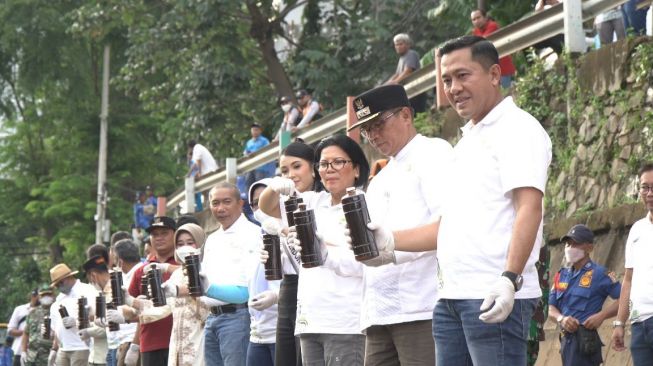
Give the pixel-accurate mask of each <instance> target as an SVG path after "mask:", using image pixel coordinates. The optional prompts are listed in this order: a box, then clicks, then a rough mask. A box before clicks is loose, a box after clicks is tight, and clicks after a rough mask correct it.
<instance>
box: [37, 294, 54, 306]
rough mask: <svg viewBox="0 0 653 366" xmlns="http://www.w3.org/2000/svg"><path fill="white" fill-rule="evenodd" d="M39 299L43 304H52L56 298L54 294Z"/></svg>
mask: <svg viewBox="0 0 653 366" xmlns="http://www.w3.org/2000/svg"><path fill="white" fill-rule="evenodd" d="M39 301H40V302H41V305H44V306H50V305H52V303H53V302H54V298H53V297H52V296H43V297H42V298H41V300H39Z"/></svg>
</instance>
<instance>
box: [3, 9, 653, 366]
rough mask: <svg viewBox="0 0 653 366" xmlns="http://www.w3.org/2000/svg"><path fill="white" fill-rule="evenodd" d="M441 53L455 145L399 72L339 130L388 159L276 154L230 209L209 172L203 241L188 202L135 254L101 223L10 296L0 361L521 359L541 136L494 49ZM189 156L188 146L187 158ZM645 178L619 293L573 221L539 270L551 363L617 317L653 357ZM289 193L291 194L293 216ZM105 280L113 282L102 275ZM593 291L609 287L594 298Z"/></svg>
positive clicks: (536, 294) (535, 290)
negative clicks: (458, 127)
mask: <svg viewBox="0 0 653 366" xmlns="http://www.w3.org/2000/svg"><path fill="white" fill-rule="evenodd" d="M481 15H482V14H481ZM439 57H441V65H442V78H443V82H444V92H445V94H446V97H447V98H448V99H449V101H450V102H451V105H452V106H453V108H454V109H455V110H456V112H457V113H458V114H459V115H460V116H461V117H463V118H465V119H467V120H468V122H467V124H466V125H465V126H464V127H463V135H462V138H461V139H460V141H459V142H458V143H457V144H456V146H455V147H452V146H451V145H450V144H449V143H448V142H446V141H444V140H442V139H439V138H428V137H425V136H422V135H420V134H419V133H417V131H416V129H415V126H414V124H413V110H412V107H411V103H410V101H409V100H408V97H407V95H406V92H405V90H404V88H403V87H402V86H400V85H397V84H394V83H390V84H387V85H383V86H380V87H377V88H374V89H372V90H369V91H367V92H365V93H363V94H361V95H359V96H357V97H356V98H355V99H354V101H353V107H354V109H355V111H356V116H357V123H356V124H355V125H353V126H351V127H350V129H359V130H360V132H361V134H362V135H363V136H364V137H365V138H366V139H367V140H368V141H369V142H370V144H371V145H372V146H373V147H374V148H375V149H376V150H377V151H378V152H379V153H381V154H383V155H385V156H386V157H387V158H388V162H387V164H386V165H385V167H383V169H382V170H381V171H380V172H378V173H377V174H376V175H375V176H374V178H373V179H371V180H370V179H369V175H370V166H369V164H368V162H367V159H366V157H365V154H364V153H363V151H362V149H361V147H360V146H359V144H358V143H356V142H355V141H354V140H352V139H351V138H349V137H347V136H345V135H341V134H337V135H334V136H331V137H328V138H326V139H324V140H322V141H321V142H320V143H318V144H317V146H316V147H313V146H311V145H307V144H305V143H303V142H301V141H296V142H293V143H291V144H290V145H288V146H287V147H286V149H285V150H284V151H283V153H282V154H281V156H280V159H279V167H280V171H281V176H277V177H273V178H264V179H261V180H258V181H256V182H254V184H252V185H251V186H250V187H249V190H248V191H247V192H246V193H247V198H248V201H249V204H250V205H251V209H252V211H253V212H254V215H253V218H254V219H252V220H248V219H247V218H246V216H245V215H244V214H243V200H242V197H241V192H240V191H239V189H238V187H237V186H236V185H234V184H231V183H226V182H225V183H219V184H217V185H216V186H215V187H213V188H212V189H211V190H210V192H209V199H208V205H209V208H210V211H211V213H212V216H213V217H214V218H215V220H216V221H217V222H218V223H219V224H220V228H219V229H218V230H217V231H215V232H213V233H211V234H210V235H208V236H207V234H206V233H205V231H204V230H203V229H202V227H201V226H199V225H198V223H197V221H196V220H195V218H194V217H193V216H181V217H180V218H179V219H178V220H176V221H175V220H174V219H173V218H170V217H166V216H156V217H154V218H153V220H152V221H151V222H150V223H149V225H148V226H147V227H146V228H144V230H145V231H146V232H147V233H148V234H149V242H148V244H149V253H147V254H146V257H145V258H144V259H142V258H141V256H140V253H139V247H138V245H137V244H136V243H135V242H134V240H133V238H132V236H131V235H130V234H129V233H126V232H117V233H115V234H114V235H113V236H112V238H111V243H110V246H109V247H108V248H107V247H106V246H105V245H103V244H95V245H92V246H91V247H89V248H88V250H87V260H86V262H85V263H84V265H83V266H82V270H83V274H84V278H85V279H86V282H82V281H81V280H80V279H78V278H76V275H77V273H78V272H77V271H74V270H73V269H71V268H70V267H69V266H68V265H66V264H65V263H59V264H57V265H55V266H54V267H52V268H51V269H50V273H49V275H50V281H51V283H50V285H49V286H44V287H43V288H40V289H38V290H36V291H35V292H33V293H32V294H31V301H30V303H29V304H26V305H24V306H21V307H18V308H16V311H15V313H14V316H12V320H11V322H10V334H11V335H12V336H14V337H15V338H16V341H15V343H14V344H15V347H14V353H15V355H16V358H15V360H16V362H18V363H20V364H21V365H49V366H51V365H57V366H68V365H75V366H77V365H87V364H88V365H104V364H106V365H128V366H133V365H138V364H140V365H143V366H160V365H174V366H180V365H189V366H190V365H210V366H213V365H228V366H240V365H248V366H268V365H283V366H285V365H306V366H313V365H348V366H350V365H351V366H355V365H364V364H365V365H375V366H376V365H435V364H437V365H439V366H449V365H452V366H459V365H471V364H475V365H524V364H527V360H528V362H531V364H532V362H534V361H533V360H531V359H529V354H528V352H529V350H528V347H527V340H528V334H529V327H530V320H531V318H532V316H533V313H534V311H535V308H536V306H537V304H538V302H539V301H540V298H541V296H542V291H541V288H540V283H539V280H538V273H537V272H538V269H537V268H536V265H535V264H536V261H537V260H538V257H539V256H540V248H541V247H542V246H543V234H542V221H543V212H542V210H543V196H544V192H545V185H546V182H547V171H548V167H549V164H550V162H551V148H552V146H551V141H550V139H549V136H548V135H547V133H546V131H545V130H544V129H543V128H542V126H541V124H540V123H539V121H537V120H536V119H535V118H534V117H533V116H531V115H530V114H528V113H527V112H525V111H524V110H522V109H520V108H519V107H517V106H516V105H515V104H514V102H513V100H512V98H511V97H504V96H503V95H502V92H501V79H502V76H503V75H502V72H501V68H500V66H499V65H500V60H499V57H498V53H497V51H496V49H495V47H494V46H493V45H492V43H490V42H488V41H486V40H485V39H484V38H482V37H479V36H474V35H470V36H464V37H461V38H458V39H455V40H452V41H449V42H448V43H447V44H445V45H444V46H443V47H442V48H441V49H440V51H439ZM254 128H258V127H256V126H252V129H254ZM252 135H253V140H254V141H253V143H252V145H254V144H256V141H255V140H256V137H255V136H254V135H255V133H254V131H253V132H252ZM195 146H196V145H195ZM189 148H190V146H189ZM247 151H248V150H246V153H247ZM203 159H204V158H203V157H199V156H197V157H194V158H193V160H194V161H195V162H196V164H197V166H198V167H199V169H200V172H202V171H203V170H202V169H203V168H202V167H203V166H204V163H205V161H204V160H203ZM652 187H653V164H648V165H645V166H644V167H643V169H642V170H641V172H640V193H641V198H642V200H643V201H644V203H645V205H646V208H647V210H648V214H647V216H646V217H645V218H643V219H642V220H640V221H639V222H637V224H635V226H633V228H632V230H631V233H630V236H629V239H628V243H627V247H626V264H625V266H626V276H625V278H624V283H623V289H622V288H621V285H620V284H619V282H618V281H617V280H616V278H615V277H614V275H613V274H611V273H609V272H607V271H606V270H605V268H604V267H602V266H601V265H599V264H597V263H594V262H593V261H592V260H591V259H590V257H589V254H590V253H591V251H592V250H593V247H594V237H593V233H592V232H591V231H590V230H589V228H587V227H586V226H584V225H577V226H574V227H572V228H571V229H570V231H569V233H568V234H567V235H566V236H565V237H564V238H562V241H563V242H565V246H566V247H565V258H566V260H567V262H568V263H569V267H566V268H563V269H562V270H561V271H560V272H559V273H558V274H557V275H556V276H555V279H554V284H553V287H552V289H551V292H550V294H549V296H548V302H549V317H550V318H551V319H554V320H555V321H556V322H557V323H558V324H559V327H560V330H561V338H560V341H561V353H562V359H563V364H565V365H598V364H600V363H601V362H602V359H601V346H602V343H601V340H600V339H599V338H598V333H597V328H598V327H599V326H600V325H601V324H602V323H603V322H604V321H605V320H606V319H608V318H610V317H614V316H615V315H617V320H616V321H615V322H614V327H615V328H614V334H613V344H614V347H615V349H617V350H623V349H624V348H625V345H624V341H623V339H624V328H625V326H626V322H627V320H628V318H629V317H630V320H631V324H632V325H631V326H632V341H631V345H630V346H631V347H630V350H631V354H632V357H633V361H634V363H635V365H645V364H648V363H649V362H650V360H651V359H653V342H652V341H651V339H652V338H651V334H650V332H651V329H652V328H653V325H652V323H651V322H652V321H653V307H652V306H651V304H652V303H653V293H651V289H653V283H651V281H652V279H653V275H652V274H651V273H650V271H651V266H650V260H649V258H650V257H651V254H653V253H651V246H650V245H649V244H650V243H651V240H652V239H653V238H652V237H651V233H653V230H651V228H653V198H652V197H653V188H652ZM352 194H364V195H365V200H366V202H367V208H368V210H369V216H370V223H369V224H368V226H367V230H368V231H369V233H370V234H371V235H372V237H373V239H374V242H375V243H376V247H377V249H378V255H376V256H375V255H370V256H369V257H365V258H362V259H361V258H357V257H356V256H355V255H354V253H353V252H352V249H351V247H352V245H355V243H352V240H353V239H352V235H351V234H350V232H349V229H350V228H348V227H347V225H346V220H345V217H344V211H343V204H342V201H343V198H345V197H349V196H351V195H352ZM290 199H292V200H294V201H296V200H298V199H301V200H302V201H303V203H302V205H300V206H299V208H298V209H297V211H294V212H292V213H291V212H287V210H290V207H291V206H289V205H287V204H288V202H287V201H289V200H290ZM294 201H293V202H294ZM292 209H293V210H294V209H295V208H292ZM289 213H291V215H289ZM300 219H301V220H303V221H301V222H300V221H299V220H300ZM295 220H297V221H295ZM306 220H308V221H306ZM312 220H314V221H312ZM307 222H308V223H313V225H315V226H314V229H312V230H313V231H310V230H309V231H308V232H312V234H313V236H310V235H309V236H308V238H309V239H310V238H311V237H313V238H314V239H315V240H314V242H315V247H311V246H309V245H308V244H307V243H303V242H302V240H307V239H306V238H307V236H306V234H304V236H302V235H300V234H299V233H300V230H299V226H300V225H303V226H302V227H303V228H304V229H302V230H303V231H302V232H304V233H306V232H307V231H306V230H307V229H305V227H306V223H307ZM264 238H265V239H264ZM271 238H278V240H279V243H280V246H279V247H278V248H279V253H277V254H279V255H280V256H281V264H280V267H281V268H279V269H280V271H281V272H282V276H280V277H281V278H279V276H277V277H275V278H274V279H273V278H270V279H268V277H267V276H268V272H267V270H268V268H267V267H265V263H268V261H269V260H270V256H271V255H272V254H273V253H270V252H269V251H268V250H266V249H265V248H270V247H266V246H264V245H263V243H264V240H266V241H267V240H272V239H271ZM191 263H195V265H197V264H198V263H199V267H200V268H201V269H200V270H199V271H193V270H191V265H190V264H191ZM116 274H120V275H121V276H122V282H123V283H124V287H120V288H116V286H119V285H118V282H117V281H114V278H115V277H116ZM112 276H113V277H112ZM157 279H158V280H157ZM157 281H160V282H157ZM55 294H56V296H55ZM114 296H117V297H116V300H115V301H114ZM98 297H103V299H104V303H105V304H109V305H108V306H106V308H103V307H102V302H101V301H100V300H99V299H98ZM607 297H612V298H615V299H616V298H619V301H618V302H615V303H613V304H612V305H610V306H605V307H604V301H605V300H606V298H607ZM629 304H631V308H630V312H629Z"/></svg>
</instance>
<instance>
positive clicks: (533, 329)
mask: <svg viewBox="0 0 653 366" xmlns="http://www.w3.org/2000/svg"><path fill="white" fill-rule="evenodd" d="M550 262H551V258H550V253H549V248H548V247H547V246H546V245H543V246H542V248H541V249H540V258H539V259H538V260H537V262H536V263H535V268H537V275H538V278H539V281H540V288H541V289H542V298H540V301H539V302H538V303H537V307H536V308H535V312H534V313H533V317H532V318H531V323H530V328H529V331H528V341H527V346H526V347H527V354H526V357H527V359H528V363H527V364H528V366H533V365H535V362H536V361H537V355H538V353H539V352H540V342H542V341H544V322H546V319H547V317H548V313H549V291H550V289H551V288H550V286H549V265H550Z"/></svg>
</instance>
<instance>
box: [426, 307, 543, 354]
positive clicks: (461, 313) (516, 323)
mask: <svg viewBox="0 0 653 366" xmlns="http://www.w3.org/2000/svg"><path fill="white" fill-rule="evenodd" d="M537 301H538V299H525V300H515V305H514V307H513V309H512V312H511V313H510V315H509V316H508V318H507V319H506V320H505V321H503V322H502V323H496V324H487V323H484V322H482V321H481V320H480V319H478V317H479V315H481V311H480V310H479V309H480V307H481V303H482V302H483V300H447V299H441V300H439V301H438V303H437V304H436V305H435V310H433V337H434V338H435V349H436V359H437V362H436V365H438V366H466V365H467V366H472V365H483V366H492V365H506V366H514V365H526V339H527V338H528V329H529V325H530V321H531V317H532V316H533V311H534V310H535V305H536V304H537Z"/></svg>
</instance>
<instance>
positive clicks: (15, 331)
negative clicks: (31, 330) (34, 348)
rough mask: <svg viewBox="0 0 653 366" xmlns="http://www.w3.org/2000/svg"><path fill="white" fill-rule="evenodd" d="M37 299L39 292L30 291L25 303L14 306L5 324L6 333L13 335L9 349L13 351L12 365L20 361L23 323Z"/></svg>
mask: <svg viewBox="0 0 653 366" xmlns="http://www.w3.org/2000/svg"><path fill="white" fill-rule="evenodd" d="M38 300H39V293H38V291H37V290H36V289H34V291H32V292H31V294H30V300H29V302H28V303H27V304H23V305H18V306H16V307H15V308H14V311H13V313H12V314H11V318H10V319H9V324H7V330H8V335H10V336H12V337H14V343H13V344H12V346H11V349H12V350H13V351H14V365H16V364H17V363H20V354H21V344H22V341H23V333H24V332H25V325H26V323H27V322H26V321H25V320H26V319H27V314H29V312H30V310H31V309H32V308H33V307H36V306H37V305H36V304H37V301H38Z"/></svg>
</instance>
